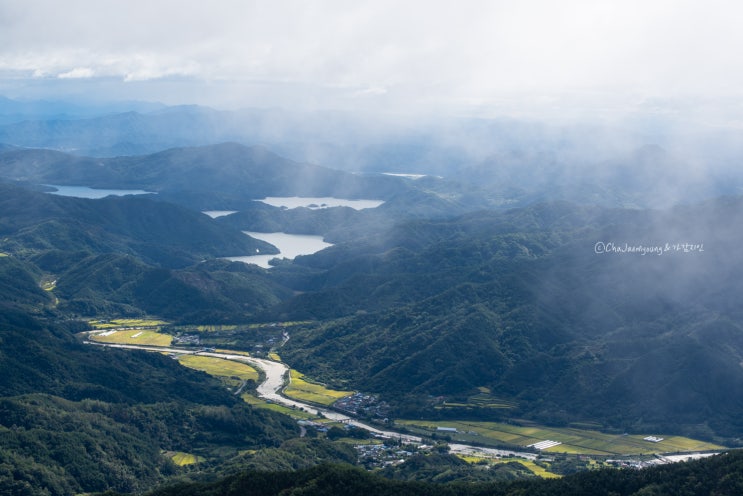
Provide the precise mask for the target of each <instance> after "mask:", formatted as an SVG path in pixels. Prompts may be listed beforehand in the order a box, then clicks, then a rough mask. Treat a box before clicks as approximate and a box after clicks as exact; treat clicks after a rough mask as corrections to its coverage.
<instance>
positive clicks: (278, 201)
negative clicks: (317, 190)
mask: <svg viewBox="0 0 743 496" xmlns="http://www.w3.org/2000/svg"><path fill="white" fill-rule="evenodd" d="M257 201H259V202H263V203H266V204H268V205H271V206H272V207H285V208H289V209H292V208H299V207H305V208H309V209H312V210H317V209H319V208H330V207H351V208H353V209H355V210H363V209H365V208H377V207H378V206H380V205H381V204H382V203H384V201H382V200H344V199H342V198H332V197H329V196H326V197H322V198H318V197H307V196H281V197H279V196H268V197H266V198H264V199H262V200H257Z"/></svg>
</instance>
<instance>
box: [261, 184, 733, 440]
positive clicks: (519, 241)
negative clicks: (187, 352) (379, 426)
mask: <svg viewBox="0 0 743 496" xmlns="http://www.w3.org/2000/svg"><path fill="white" fill-rule="evenodd" d="M742 215H743V204H742V202H741V199H739V198H722V199H719V200H716V201H712V202H708V203H707V204H703V205H698V206H684V207H678V208H676V209H672V210H668V211H636V210H628V211H624V210H605V209H598V208H590V207H575V206H571V205H569V204H563V203H560V204H545V205H536V206H533V207H527V208H524V209H518V210H513V211H508V212H503V213H488V212H483V213H480V214H471V215H468V216H465V217H460V218H457V219H450V220H441V221H417V222H414V223H412V224H410V223H409V224H401V225H399V226H398V227H397V228H396V229H394V230H393V231H391V232H390V233H379V234H376V235H374V234H373V235H372V236H370V237H369V239H368V240H366V241H365V242H359V243H356V244H351V243H349V244H341V245H337V246H334V247H332V248H330V249H328V250H325V251H323V252H321V253H318V254H316V255H314V256H309V257H302V258H300V259H298V260H297V262H296V264H298V265H302V266H307V267H312V268H313V269H314V270H317V269H322V270H321V272H320V273H319V274H318V275H316V276H314V278H312V277H311V278H309V279H305V280H303V281H302V284H303V285H304V286H303V287H305V288H313V289H314V291H312V292H307V293H305V294H302V295H299V296H297V297H295V298H294V299H293V300H289V301H288V302H285V303H282V304H281V305H280V307H278V308H280V310H281V311H282V312H286V313H288V315H290V316H292V317H295V318H300V317H301V318H307V317H314V318H318V319H326V320H325V323H323V324H320V325H319V326H317V327H315V328H312V329H311V330H308V332H307V333H296V335H294V336H293V337H292V340H291V342H290V343H288V344H287V347H286V350H285V351H284V352H283V356H284V357H285V358H286V359H287V360H288V361H290V362H291V363H296V364H297V366H299V367H302V369H303V370H305V369H306V370H310V371H311V372H312V373H314V374H316V375H320V376H321V377H325V378H327V379H329V380H336V381H342V383H343V384H344V385H345V386H346V387H348V386H349V385H352V386H353V387H362V385H363V387H365V388H368V389H370V390H372V391H375V392H379V393H383V394H386V395H388V396H389V397H397V398H405V397H407V398H408V400H409V399H410V398H411V397H415V396H418V397H419V398H420V400H422V401H423V402H422V403H417V404H418V405H419V407H420V405H422V404H426V403H429V402H430V400H426V399H425V398H427V397H430V396H431V395H433V396H438V395H443V396H444V397H447V398H450V399H456V401H457V402H460V403H461V402H462V401H463V400H466V398H467V396H468V395H472V394H475V393H476V391H477V388H478V387H488V388H489V389H490V390H492V392H493V395H495V396H496V397H499V398H502V399H503V400H506V401H513V402H514V404H516V405H518V407H517V408H516V409H515V410H512V411H507V410H501V411H488V412H483V411H480V412H479V413H478V412H477V411H474V412H472V411H471V412H470V414H475V415H478V414H479V415H491V416H492V415H508V416H513V415H516V416H529V417H532V418H535V419H538V420H541V421H543V422H550V423H565V422H570V421H577V420H586V419H594V420H595V419H602V422H604V423H605V424H606V425H607V426H614V427H616V428H621V429H641V428H646V429H647V428H655V429H657V428H660V427H662V426H665V427H669V426H674V428H676V429H680V430H682V431H684V430H685V429H686V432H696V433H697V434H704V433H705V432H706V433H707V435H710V434H711V433H712V432H718V433H721V434H724V435H731V434H733V433H735V432H739V430H740V428H741V426H740V425H739V418H740V416H739V414H738V413H739V412H740V411H741V408H743V405H742V404H740V403H739V402H738V401H737V399H736V398H740V397H741V395H740V394H738V393H743V377H742V376H741V373H740V367H739V363H740V362H741V360H740V358H741V356H743V341H741V338H740V336H742V335H743V329H742V328H741V327H740V324H739V322H740V317H741V314H740V309H739V307H738V305H737V304H736V297H735V295H737V294H740V289H741V288H740V283H739V281H740V277H741V274H739V271H740V270H741V269H740V267H742V266H743V260H741V259H740V258H741V256H740V254H739V251H738V250H736V249H735V246H736V245H737V244H738V243H739V242H740V241H741V240H740V239H739V238H740V234H739V226H740V225H741V221H742V220H743V217H742ZM607 250H608V251H607ZM643 253H644V254H643ZM275 274H276V275H277V276H279V275H280V274H281V269H280V268H279V269H278V270H277V271H276V273H275ZM363 295H371V296H372V297H366V298H364V297H363ZM331 302H333V303H332V304H331ZM292 312H294V313H292ZM310 357H311V358H310ZM318 357H319V358H321V359H320V360H318ZM420 400H419V401H420ZM405 404H406V400H402V401H401V402H400V406H401V408H403V410H405V407H404V406H403V405H405ZM429 404H430V403H429ZM408 405H410V403H408ZM428 412H429V414H431V415H443V414H444V413H445V410H440V409H439V410H434V409H432V408H431V407H429V410H428ZM436 412H438V413H436ZM399 413H401V414H403V415H404V414H405V413H403V412H402V411H401V412H399ZM461 413H467V412H457V413H455V414H461ZM407 414H412V412H407Z"/></svg>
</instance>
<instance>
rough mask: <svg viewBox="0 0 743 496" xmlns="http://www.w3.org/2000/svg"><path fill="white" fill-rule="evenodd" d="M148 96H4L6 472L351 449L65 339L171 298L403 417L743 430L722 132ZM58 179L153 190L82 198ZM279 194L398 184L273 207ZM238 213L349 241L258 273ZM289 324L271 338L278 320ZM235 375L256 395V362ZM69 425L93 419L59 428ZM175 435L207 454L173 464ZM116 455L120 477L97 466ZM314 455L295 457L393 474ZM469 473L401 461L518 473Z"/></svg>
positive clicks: (161, 469) (174, 308) (148, 469)
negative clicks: (310, 204) (439, 118)
mask: <svg viewBox="0 0 743 496" xmlns="http://www.w3.org/2000/svg"><path fill="white" fill-rule="evenodd" d="M42 107H43V106H42ZM135 108H136V111H132V112H126V113H116V106H112V107H110V109H104V108H101V109H100V113H99V114H98V115H93V116H89V115H87V113H88V111H89V109H87V108H85V109H75V108H73V107H70V109H69V113H65V112H67V111H66V110H65V107H64V106H60V107H59V108H57V107H55V106H49V107H45V110H44V112H37V111H36V108H35V107H34V106H33V105H30V104H28V105H25V104H24V105H21V104H19V103H18V102H15V103H13V102H8V101H0V112H5V116H6V117H5V119H4V120H3V121H2V122H5V124H3V125H1V126H0V143H4V144H3V146H2V147H1V148H0V180H1V181H2V182H0V300H1V301H2V304H0V310H1V311H0V323H1V324H2V328H1V329H0V332H1V333H2V335H0V339H2V342H3V352H2V353H0V358H2V359H1V360H0V367H2V370H3V371H4V373H5V377H6V380H5V381H4V382H3V388H2V393H3V395H4V396H3V398H2V399H1V401H0V403H2V404H0V410H2V412H3V415H2V416H0V425H2V426H3V429H0V460H2V461H3V463H5V464H7V465H8V466H12V467H14V470H15V472H14V473H12V474H10V475H8V473H6V472H2V473H0V484H5V486H2V485H0V488H10V489H8V490H10V491H14V490H17V489H18V488H21V487H28V488H32V489H33V491H36V490H37V489H38V491H37V493H41V491H45V490H48V491H49V492H51V493H54V494H73V493H77V492H92V491H105V490H106V489H113V490H116V491H121V492H142V491H145V490H149V489H151V488H153V487H155V486H156V485H157V484H159V483H161V482H163V481H173V480H175V478H177V477H182V478H185V477H193V478H194V479H198V478H199V477H204V478H208V479H210V480H212V481H213V480H215V479H216V478H217V477H219V476H222V475H225V474H233V475H234V474H236V473H238V471H240V470H242V469H243V468H245V467H249V468H252V469H265V470H290V469H300V468H305V467H307V466H309V465H312V464H317V463H320V462H321V461H325V462H328V461H329V462H342V463H355V460H356V454H355V453H354V452H353V451H352V450H351V448H349V447H348V446H347V445H341V444H338V443H335V442H334V441H333V440H331V439H330V438H328V437H327V436H324V435H322V434H318V433H317V432H314V431H311V432H313V434H312V435H313V436H319V438H317V439H316V438H314V437H313V438H311V439H310V438H307V437H298V436H300V434H298V432H303V434H301V436H306V435H307V429H306V428H305V427H304V426H303V427H302V429H304V430H302V429H299V428H298V427H297V425H296V424H295V422H294V421H293V420H290V419H289V417H287V416H286V415H284V414H280V413H275V412H268V411H266V410H264V409H261V408H258V407H252V406H248V405H247V404H246V403H245V402H243V401H241V400H240V398H241V397H240V396H235V395H234V394H230V393H229V392H226V391H225V386H224V383H219V382H218V381H216V380H214V379H212V378H208V377H207V376H206V375H205V374H202V373H195V372H192V371H189V372H187V373H184V372H183V371H182V370H183V367H180V366H179V365H178V364H177V363H175V361H174V360H171V359H169V358H165V357H162V356H159V355H157V357H155V355H147V354H146V353H144V352H134V351H122V350H101V349H91V348H93V347H92V346H90V345H83V344H81V343H80V340H82V339H84V337H83V335H80V334H78V335H77V337H76V336H74V334H75V333H78V332H80V331H88V330H89V325H90V324H89V322H90V321H91V320H98V319H100V320H109V319H115V318H121V317H132V318H147V317H152V318H158V319H164V320H166V321H167V322H168V323H167V325H166V326H164V327H167V332H171V333H173V335H174V336H175V335H178V336H179V337H180V334H182V332H181V330H180V329H183V328H187V329H189V332H190V333H193V334H196V335H198V336H199V337H200V339H204V340H205V341H208V340H211V341H209V342H213V343H217V344H216V345H215V346H217V345H218V346H220V347H230V348H229V349H232V350H236V351H239V352H242V353H259V354H263V355H261V356H264V355H265V356H268V351H269V349H270V351H272V352H273V353H276V356H275V357H274V359H279V358H280V359H281V360H282V361H284V362H286V363H287V364H289V365H290V366H291V367H292V368H293V369H295V370H299V371H301V372H302V373H304V374H307V375H308V376H309V377H312V378H313V379H314V380H317V381H321V382H322V383H324V384H325V385H327V386H330V387H335V388H336V389H338V390H344V391H350V390H354V391H361V392H364V393H369V394H373V395H375V396H376V397H378V398H380V399H381V400H383V401H384V402H385V404H386V405H387V410H385V411H386V415H387V416H388V417H389V418H388V419H387V421H390V419H392V420H394V419H411V418H413V419H426V420H429V421H455V420H467V421H472V422H495V421H502V422H513V423H526V424H527V425H549V426H560V427H567V428H578V427H580V426H586V425H589V426H591V428H593V429H597V430H602V431H606V432H610V433H612V434H613V435H616V436H622V435H623V434H625V433H646V432H655V433H669V434H678V435H686V436H690V437H694V438H696V439H704V440H708V441H714V442H717V443H719V444H721V445H723V446H728V447H735V446H738V445H739V444H740V438H741V433H742V432H743V424H741V418H743V403H741V400H740V399H741V398H743V372H741V371H742V370H743V369H742V368H741V363H743V338H742V337H743V327H742V324H741V322H743V320H742V319H743V313H741V309H740V305H739V301H738V300H739V296H740V295H741V293H742V292H743V287H741V282H740V281H743V274H741V270H743V269H742V268H743V259H742V258H741V257H742V256H743V255H741V254H740V250H739V249H738V247H739V246H741V245H742V244H743V230H741V226H742V225H743V197H741V196H740V191H741V190H740V188H741V184H743V183H742V182H741V176H740V174H739V173H738V172H737V171H736V170H734V168H733V167H732V166H731V164H733V163H735V157H736V146H735V144H734V143H733V140H732V139H731V136H732V134H730V135H725V136H722V135H719V136H715V137H710V136H706V137H704V136H702V135H700V134H696V135H694V136H695V138H694V139H691V138H690V139H689V140H688V141H687V142H683V141H681V140H678V138H679V136H681V135H682V134H683V133H680V132H679V133H677V134H673V133H670V132H669V133H665V134H664V133H662V132H660V131H659V130H657V129H655V130H642V132H633V133H624V134H622V133H616V132H615V131H613V130H608V129H586V128H582V127H580V126H573V127H570V126H566V127H562V128H557V127H553V126H549V125H542V124H533V123H527V122H516V121H506V120H501V121H497V120H494V121H486V120H477V119H469V120H459V121H454V120H451V121H446V122H444V123H441V124H436V125H434V124H430V123H426V122H406V121H404V120H400V121H398V122H397V124H395V125H394V126H389V127H388V122H389V121H386V120H384V119H379V120H370V121H368V122H365V121H364V120H363V119H358V118H355V117H354V118H352V117H350V116H349V115H345V114H340V113H330V112H327V113H315V114H289V113H287V112H285V111H279V110H250V111H231V112H221V111H216V110H212V109H208V108H204V107H159V106H157V105H153V106H152V107H149V106H148V105H144V104H137V105H135ZM3 109H6V110H3ZM109 110H110V111H109ZM63 113H64V117H63V118H61V117H60V116H61V115H62V114H63ZM19 116H20V117H19ZM50 116H52V117H53V118H52V119H48V118H47V117H50ZM21 117H22V118H23V119H22V120H21ZM39 117H41V118H39ZM713 143H717V144H718V145H720V146H719V147H715V148H714V150H713V152H710V155H709V156H708V157H707V159H708V161H709V163H706V162H705V163H702V162H700V160H701V158H700V157H702V156H703V155H704V151H705V150H706V149H707V147H711V146H712V144H713ZM685 150H686V151H688V152H689V153H683V152H684V151H685ZM692 150H693V153H692V152H691V151H692ZM388 172H394V173H409V175H388V174H385V173H388ZM413 174H418V175H413ZM53 185H67V186H88V187H96V188H110V189H141V190H146V191H149V192H151V194H149V195H142V196H132V195H129V196H123V197H107V198H102V199H97V200H91V199H81V198H69V197H62V196H58V195H53V194H50V192H51V190H52V189H53ZM268 196H304V197H325V196H331V197H337V198H345V199H374V200H379V201H382V202H383V203H382V204H381V205H380V206H379V207H376V208H370V209H364V210H355V209H353V208H350V207H330V208H321V209H310V208H297V209H288V208H280V207H273V206H270V205H267V204H265V203H262V202H260V201H257V200H260V199H263V198H265V197H268ZM205 210H229V211H235V212H234V213H231V214H229V215H225V216H222V217H219V218H215V219H213V218H211V217H209V216H207V215H204V214H203V213H202V211H205ZM241 231H256V232H285V233H294V234H312V235H319V236H323V238H324V239H325V241H327V242H329V243H333V246H331V247H329V248H326V249H324V250H322V251H320V252H317V253H314V254H311V255H304V256H299V257H297V258H295V259H294V260H292V261H290V260H286V259H284V260H278V261H276V262H275V264H274V265H273V266H272V268H270V269H263V268H260V267H257V266H255V265H251V264H244V263H241V262H229V261H227V260H225V259H224V257H228V256H235V255H244V254H253V253H256V252H260V253H265V254H275V253H277V252H278V250H277V249H276V248H275V247H273V246H271V245H270V244H267V243H265V242H262V241H260V240H257V239H253V238H251V237H249V236H247V235H246V234H244V233H243V232H241ZM282 326H286V329H288V330H287V331H286V332H287V334H286V335H283V334H278V336H279V337H281V339H279V340H278V341H276V340H275V339H274V341H272V344H271V345H270V346H271V347H270V348H269V347H268V345H266V346H267V347H266V348H263V346H264V342H263V341H259V339H258V337H259V336H261V335H262V334H261V333H264V332H277V331H276V330H277V329H281V332H283V331H284V327H282ZM205 329H208V330H205ZM213 329H222V331H213ZM224 329H227V330H226V331H225V330H224ZM266 329H269V331H266ZM164 332H165V331H164ZM210 333H211V334H210ZM259 342H260V345H259V346H257V345H256V344H257V343H259ZM276 343H281V344H276ZM23 356H26V357H28V360H25V361H24V360H23V359H22V357H23ZM107 364H108V365H109V370H108V371H107V370H106V366H107ZM238 382H239V381H238ZM137 384H142V386H141V390H138V389H137ZM240 387H241V388H246V391H247V392H248V393H247V394H248V396H251V394H250V393H251V392H253V390H251V387H252V388H254V387H255V381H253V382H249V381H244V383H243V384H241V385H240ZM164 391H167V393H165V392H164ZM251 397H253V398H254V396H251ZM483 398H486V400H483ZM256 401H257V400H256ZM285 413H286V412H285ZM289 413H295V414H296V412H289ZM1 419H5V420H1ZM68 420H70V421H72V422H73V423H74V425H76V426H77V430H78V431H80V434H79V435H76V434H75V433H68V434H65V435H60V436H56V435H53V434H52V433H53V432H55V431H57V430H59V426H60V425H63V424H64V423H65V422H66V421H68ZM377 420H378V421H380V422H382V421H383V420H382V419H377ZM2 422H4V423H2ZM6 424H7V425H6ZM106 425H109V426H110V427H108V428H106V427H105V426H106ZM39 439H44V440H45V441H39ZM93 439H97V440H98V441H96V442H93V441H92V440H93ZM86 443H87V445H86ZM33 446H35V447H36V448H34V449H35V450H36V451H34V449H32V448H31V447H33ZM81 446H88V448H83V447H81ZM117 446H120V447H122V448H121V449H120V450H119V451H117V448H116V447H117ZM70 447H74V448H70ZM522 448H523V447H522ZM71 449H74V450H77V451H76V452H80V453H82V454H81V455H80V456H77V457H72V458H71V457H69V456H67V455H68V453H69V452H70V451H69V450H71ZM443 449H444V448H443V447H442V450H443ZM99 451H105V452H107V453H114V454H113V455H111V456H107V457H104V458H100V457H99V458H98V459H97V458H96V456H98V455H96V453H98V452H99ZM166 451H167V452H187V453H196V454H197V455H195V456H199V457H202V458H203V460H204V461H202V462H200V463H202V465H200V466H198V467H196V468H193V469H184V468H178V467H175V466H174V465H173V464H172V463H171V462H170V461H169V459H167V460H166V459H165V458H164V456H163V455H162V453H163V452H166ZM439 455H441V457H440V458H439V457H438V456H439ZM101 460H102V461H101ZM307 460H309V461H307ZM736 460H737V458H736V459H735V460H734V461H733V462H735V463H737V461H736ZM101 463H104V464H105V466H107V467H111V470H110V471H109V474H108V475H109V476H100V477H86V476H85V474H86V473H87V472H89V471H95V470H99V468H97V467H100V466H101V465H100V464H101ZM415 463H418V464H419V467H420V468H419V469H415V468H410V467H411V466H413V465H414V464H415ZM197 465H198V464H197ZM44 467H51V468H44ZM444 467H446V468H444ZM511 469H513V470H511ZM511 469H503V470H502V472H503V474H506V475H507V476H508V477H512V476H514V475H513V474H515V473H517V470H516V469H514V467H511ZM314 470H316V472H312V471H309V472H294V473H295V474H296V475H295V476H296V477H299V478H302V477H316V476H317V477H319V478H321V479H322V478H323V477H324V475H325V474H331V475H332V474H334V473H335V471H338V470H340V472H342V473H341V474H340V475H339V477H351V478H356V480H357V481H359V480H361V481H362V482H363V483H364V484H377V485H379V487H382V486H384V485H385V484H386V483H382V482H378V481H376V479H368V480H367V479H364V478H363V477H362V476H358V474H356V475H354V472H348V471H346V469H343V470H341V469H337V468H332V467H330V468H329V467H320V468H317V469H314ZM477 470H478V469H477V468H472V467H471V466H470V465H467V464H465V463H464V462H463V461H461V460H459V459H453V458H449V455H443V454H440V453H439V454H433V455H421V458H420V459H415V460H413V461H412V462H411V464H408V465H405V466H404V467H402V468H400V469H399V470H397V469H395V468H394V467H391V468H389V470H387V471H386V472H385V474H386V475H387V476H390V477H393V478H394V477H401V478H402V477H416V475H415V474H420V477H421V478H423V477H429V476H430V477H431V478H433V479H435V478H436V476H437V475H436V474H437V473H439V472H446V471H449V472H446V473H448V474H449V475H451V477H452V478H453V479H452V480H454V479H455V478H461V480H484V479H482V478H485V479H487V480H490V479H489V478H494V479H495V478H498V477H500V476H501V475H503V474H501V472H500V471H499V470H500V469H498V470H491V471H483V470H480V471H479V472H477ZM437 471H438V472H437ZM340 472H339V473H340ZM485 472H487V473H485ZM496 472H497V473H496ZM60 474H62V475H60ZM318 474H319V475H318ZM405 474H407V475H405ZM411 474H413V475H411ZM423 474H428V475H425V476H424V475H423ZM455 474H456V475H455ZM295 476H292V477H295ZM359 477H362V478H359ZM235 480H240V479H239V477H238V478H237V479H235ZM287 480H288V479H287ZM375 481H376V482H375ZM577 483H578V482H576V484H577ZM214 484H216V485H215V486H214V487H217V486H218V484H219V483H214ZM194 487H198V486H194ZM203 487H206V486H203ZM209 487H210V488H211V487H212V486H209ZM400 487H403V486H400ZM444 487H446V489H441V488H444ZM483 487H484V489H483V491H487V488H486V487H485V486H483ZM503 487H505V486H503ZM514 487H515V486H514ZM524 487H526V486H524ZM606 487H609V486H606ZM638 487H639V486H638ZM439 488H440V489H441V490H442V491H448V490H449V486H439ZM563 489H564V488H563ZM209 490H211V489H209ZM401 490H403V491H404V489H401ZM452 490H456V489H452ZM33 491H32V492H30V494H35V493H34V492H33ZM163 494H167V492H163ZM503 494H506V493H505V492H504V493H503ZM628 494H630V493H628Z"/></svg>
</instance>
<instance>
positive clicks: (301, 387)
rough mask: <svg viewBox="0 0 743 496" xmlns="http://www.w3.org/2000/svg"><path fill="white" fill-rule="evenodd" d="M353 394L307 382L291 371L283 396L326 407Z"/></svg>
mask: <svg viewBox="0 0 743 496" xmlns="http://www.w3.org/2000/svg"><path fill="white" fill-rule="evenodd" d="M351 394H353V391H335V390H333V389H328V388H326V387H325V386H323V385H322V384H317V383H314V382H309V381H307V380H306V379H305V377H304V376H303V375H302V374H301V373H300V372H297V371H296V370H291V380H290V381H289V384H288V385H287V386H286V388H285V389H284V395H286V396H288V397H289V398H293V399H295V400H297V401H309V402H311V403H317V404H319V405H324V406H328V405H331V404H332V403H334V402H336V401H337V400H339V399H340V398H343V397H344V396H349V395H351Z"/></svg>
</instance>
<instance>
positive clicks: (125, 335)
mask: <svg viewBox="0 0 743 496" xmlns="http://www.w3.org/2000/svg"><path fill="white" fill-rule="evenodd" d="M90 340H91V341H98V342H100V343H116V344H140V345H149V346H170V343H171V342H172V341H173V336H169V335H167V334H160V333H159V332H155V331H149V330H139V329H129V330H116V329H111V330H109V331H105V332H101V333H98V334H91V335H90Z"/></svg>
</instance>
